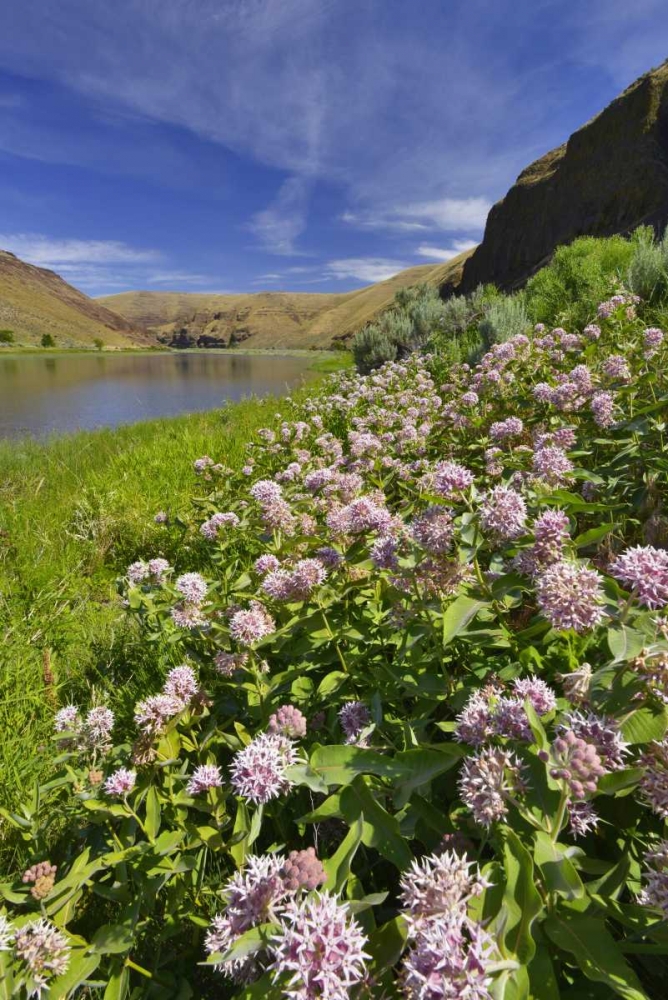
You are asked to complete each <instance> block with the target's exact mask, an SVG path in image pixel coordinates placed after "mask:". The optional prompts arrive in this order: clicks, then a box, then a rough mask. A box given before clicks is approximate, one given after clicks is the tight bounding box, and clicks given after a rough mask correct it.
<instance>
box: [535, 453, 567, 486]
mask: <svg viewBox="0 0 668 1000" xmlns="http://www.w3.org/2000/svg"><path fill="white" fill-rule="evenodd" d="M532 464H533V471H534V475H535V476H536V478H537V479H542V480H543V481H544V482H545V483H547V485H548V486H557V485H558V484H559V483H561V482H562V481H563V480H564V479H565V478H566V477H567V476H568V475H569V474H570V473H571V472H572V471H573V463H572V462H571V460H570V459H569V457H568V455H567V454H566V453H565V452H564V451H563V450H562V449H561V448H557V447H556V446H554V445H547V446H546V447H544V448H539V449H537V450H536V451H535V452H534V455H533V463H532Z"/></svg>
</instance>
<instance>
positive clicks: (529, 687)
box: [513, 677, 557, 715]
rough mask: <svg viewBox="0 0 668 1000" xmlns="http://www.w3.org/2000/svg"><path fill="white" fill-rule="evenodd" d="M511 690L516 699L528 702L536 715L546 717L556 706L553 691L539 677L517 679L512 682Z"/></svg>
mask: <svg viewBox="0 0 668 1000" xmlns="http://www.w3.org/2000/svg"><path fill="white" fill-rule="evenodd" d="M513 689H514V691H515V694H516V695H517V697H518V698H521V699H522V700H523V701H524V700H525V699H528V700H529V702H530V703H531V705H532V707H533V709H534V711H535V712H536V713H537V714H538V715H547V713H548V712H551V711H553V709H555V708H556V706H557V698H556V695H555V693H554V691H553V690H552V688H551V687H550V686H549V685H548V684H546V683H545V681H544V680H541V678H540V677H518V678H516V680H514V681H513Z"/></svg>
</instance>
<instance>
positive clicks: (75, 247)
mask: <svg viewBox="0 0 668 1000" xmlns="http://www.w3.org/2000/svg"><path fill="white" fill-rule="evenodd" d="M0 247H2V248H3V249H4V250H9V251H11V253H15V254H16V256H17V257H20V258H21V259H22V260H25V261H27V262H28V263H29V264H37V265H38V266H39V267H51V268H54V269H56V270H58V269H59V268H60V269H61V270H62V269H63V267H64V266H67V265H72V264H147V263H151V262H156V261H159V260H160V259H161V258H162V254H161V253H160V251H158V250H144V249H138V248H137V247H131V246H128V245H127V243H122V242H120V241H119V240H78V239H57V238H53V237H50V236H45V235H44V234H43V233H0Z"/></svg>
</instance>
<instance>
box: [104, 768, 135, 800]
mask: <svg viewBox="0 0 668 1000" xmlns="http://www.w3.org/2000/svg"><path fill="white" fill-rule="evenodd" d="M136 781H137V772H136V771H128V770H127V768H125V767H119V768H118V770H117V771H114V773H113V774H110V775H109V777H108V778H107V780H106V781H105V783H104V790H105V792H106V793H107V795H111V796H113V797H114V798H119V799H120V798H123V797H124V796H125V795H128V793H129V792H131V791H132V789H133V788H134V787H135V782H136Z"/></svg>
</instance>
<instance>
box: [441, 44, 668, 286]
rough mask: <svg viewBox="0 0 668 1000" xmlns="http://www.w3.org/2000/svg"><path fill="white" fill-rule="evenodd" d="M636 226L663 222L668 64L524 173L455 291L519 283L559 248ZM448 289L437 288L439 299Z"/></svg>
mask: <svg viewBox="0 0 668 1000" xmlns="http://www.w3.org/2000/svg"><path fill="white" fill-rule="evenodd" d="M641 224H650V225H653V226H655V227H656V228H657V229H661V228H663V227H665V226H666V224H668V61H666V62H665V63H662V65H661V66H659V67H657V68H656V69H654V70H651V71H650V72H649V73H646V74H645V75H644V76H642V77H640V79H638V80H636V82H635V83H633V84H632V85H631V86H630V87H628V88H627V89H626V90H625V91H624V92H623V93H622V94H620V96H619V97H618V98H616V99H615V100H614V101H613V102H612V104H610V105H609V106H608V107H607V108H606V109H605V110H604V111H602V112H601V113H600V114H599V115H597V116H596V118H594V119H592V121H590V122H588V123H587V124H586V125H583V127H582V128H580V129H578V131H577V132H574V133H573V135H572V136H571V137H570V139H569V140H568V142H566V143H564V145H563V146H559V147H558V149H553V150H552V151H551V152H549V153H547V154H546V155H545V156H543V157H541V158H540V159H539V160H536V161H535V163H532V164H531V165H530V166H529V167H527V168H526V169H525V170H523V171H522V173H521V174H520V176H519V177H518V178H517V181H516V182H515V184H514V185H513V187H511V189H510V190H509V191H508V194H507V195H506V196H505V198H503V199H502V200H501V201H499V202H497V204H496V205H494V206H493V208H492V209H491V211H490V213H489V216H488V219H487V225H486V227H485V235H484V239H483V241H482V243H481V244H480V245H479V246H478V248H477V249H476V250H475V251H474V253H473V254H472V255H471V257H470V258H469V259H468V260H467V261H466V263H465V265H464V269H463V274H462V278H461V282H460V283H459V285H458V286H457V287H456V291H457V292H459V293H462V292H464V293H467V292H470V291H472V290H473V289H474V288H475V287H476V286H477V285H479V284H484V283H486V282H492V283H494V284H495V285H497V286H498V287H499V288H502V289H505V290H510V289H513V288H517V287H519V286H521V285H522V284H523V283H524V282H525V281H526V280H527V278H529V277H530V276H531V275H532V274H533V273H534V272H535V271H536V270H538V268H540V267H542V266H543V265H544V264H546V263H547V262H548V261H549V259H550V257H551V255H552V253H553V252H554V250H555V249H556V248H557V247H558V246H560V245H561V244H564V243H570V242H571V241H572V240H574V239H575V238H576V237H577V236H583V235H587V236H610V235H612V234H613V233H626V232H629V231H631V230H632V229H634V228H635V227H636V226H639V225H641ZM454 290H455V286H454V284H453V283H452V282H449V283H448V284H445V285H443V286H442V293H443V294H444V295H446V296H447V295H448V294H450V293H451V292H452V291H454Z"/></svg>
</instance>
